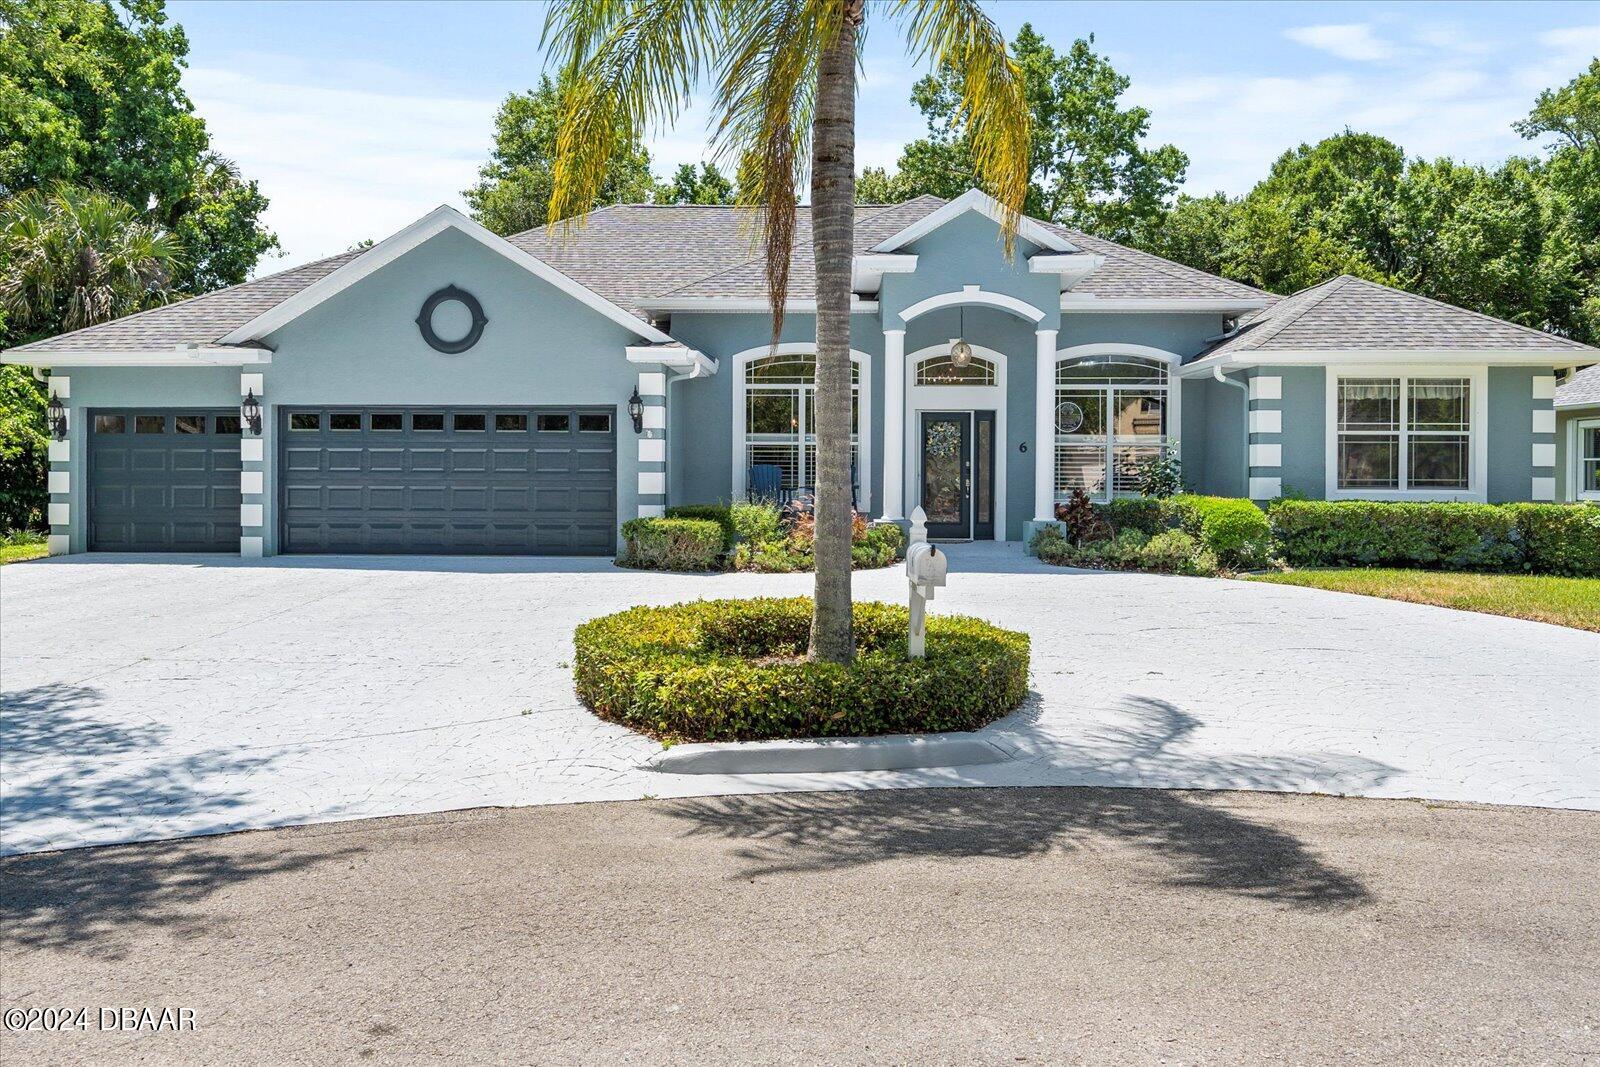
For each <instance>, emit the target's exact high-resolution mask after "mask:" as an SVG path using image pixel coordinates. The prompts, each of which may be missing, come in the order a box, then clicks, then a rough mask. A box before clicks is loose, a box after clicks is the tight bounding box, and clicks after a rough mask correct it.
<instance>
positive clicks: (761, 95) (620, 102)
mask: <svg viewBox="0 0 1600 1067" xmlns="http://www.w3.org/2000/svg"><path fill="white" fill-rule="evenodd" d="M873 10H874V11H875V12H880V11H881V12H882V13H883V14H885V15H890V16H894V17H897V18H898V19H899V21H900V22H901V24H902V26H903V28H904V30H905V32H906V35H907V37H908V39H909V41H910V43H911V46H912V50H913V51H914V52H915V53H917V54H918V55H921V56H931V57H932V58H933V59H934V61H935V62H936V63H938V64H940V65H942V66H948V67H949V68H950V69H951V70H953V71H958V72H960V77H961V79H962V81H961V103H960V107H959V116H960V122H961V124H962V125H963V128H964V129H963V136H966V137H969V143H970V145H971V151H972V155H973V159H974V161H975V168H974V174H975V177H976V179H977V184H978V185H979V186H981V187H984V188H988V189H989V190H990V191H991V192H992V193H994V195H995V197H996V198H997V199H998V200H999V201H1000V203H1001V205H1002V206H1003V212H1004V216H1003V220H1002V226H1003V233H1004V234H1005V238H1006V251H1007V252H1008V253H1009V252H1011V250H1012V239H1013V237H1014V236H1015V233H1016V225H1017V221H1018V217H1019V216H1018V212H1019V210H1020V209H1021V207H1022V205H1023V201H1024V199H1025V198H1026V195H1027V188H1028V154H1027V153H1028V122H1029V116H1028V109H1027V103H1026V100H1025V99H1024V97H1023V93H1022V84H1021V73H1020V71H1019V70H1018V69H1017V67H1016V65H1015V64H1014V63H1013V62H1012V60H1011V57H1010V56H1009V55H1008V54H1007V52H1006V45H1005V39H1004V37H1002V36H1001V35H1000V32H999V31H998V30H997V29H996V28H995V26H994V24H993V23H992V22H991V21H990V20H989V18H988V16H987V15H986V14H985V13H984V12H983V9H982V8H981V6H980V5H979V4H978V3H977V2H976V0H943V2H941V3H937V4H934V3H916V4H912V3H897V4H885V5H882V6H878V7H874V9H873ZM865 17H866V5H865V3H864V0H726V2H722V3H709V2H704V0H701V2H696V0H566V2H564V3H559V4H556V5H554V6H553V7H552V9H551V15H550V21H549V22H548V23H547V27H546V35H545V36H546V41H547V42H548V43H551V44H553V48H552V54H553V55H554V56H556V57H557V61H558V62H559V63H560V64H561V66H562V68H563V71H564V75H565V77H568V78H570V79H571V82H570V84H571V92H570V94H568V95H566V96H564V97H563V99H562V121H561V133H560V137H559V139H558V145H557V147H558V150H559V151H558V155H557V158H556V167H555V182H554V191H553V192H552V194H551V203H550V217H551V218H566V217H569V216H572V215H579V214H582V213H583V212H584V211H586V210H588V209H589V208H590V207H591V206H592V205H593V204H594V203H595V202H596V200H597V198H598V197H599V195H600V194H601V192H602V190H603V188H604V185H605V179H606V176H607V174H608V172H609V167H610V164H611V160H612V157H613V155H614V154H615V152H616V149H617V146H618V145H619V144H626V143H628V142H629V141H630V140H631V139H633V138H636V137H638V136H639V135H640V134H641V133H642V131H643V129H644V126H645V125H646V123H649V122H652V121H654V122H659V123H663V124H664V123H668V122H671V121H672V120H674V119H676V118H677V117H678V115H679V114H680V113H681V112H682V109H683V107H684V106H685V104H686V102H687V101H688V99H689V98H690V95H691V93H692V92H693V90H694V89H695V87H696V86H697V84H698V83H699V82H700V79H701V78H702V76H709V77H710V79H711V81H712V88H711V100H712V105H711V107H712V116H713V118H712V123H713V129H714V131H715V134H714V148H715V151H716V154H717V155H718V157H719V158H720V159H721V160H722V161H723V162H727V163H731V164H732V165H733V167H734V170H735V173H737V174H738V175H739V193H740V201H741V203H743V204H746V205H748V206H750V207H752V208H753V209H754V215H755V217H756V218H757V219H759V221H760V227H759V230H760V232H759V237H760V239H761V241H762V242H763V244H764V249H765V261H766V273H767V296H768V302H769V304H770V307H771V309H772V318H773V332H772V340H773V341H774V343H776V341H777V340H778V338H779V336H780V332H781V330H782V328H783V318H784V315H783V311H784V305H785V302H786V300H787V297H788V291H789V275H790V270H791V267H792V253H793V250H794V233H795V214H796V213H795V210H794V205H795V203H796V194H797V193H798V191H799V190H800V189H801V188H802V187H803V186H804V185H805V184H806V180H807V178H808V177H809V182H810V191H811V225H812V264H813V267H814V269H815V271H816V294H817V305H816V307H817V310H816V324H817V325H816V330H817V333H816V337H817V394H816V405H815V409H816V427H817V428H816V434H817V475H818V477H817V501H816V513H815V530H816V539H815V542H814V545H815V558H816V579H815V596H814V611H813V614H812V622H811V642H810V651H809V655H810V658H811V659H812V660H816V661H823V662H830V663H848V662H850V661H851V660H852V659H853V657H854V642H853V639H852V637H851V617H852V612H851V601H850V563H851V561H850V532H851V521H852V518H853V516H852V508H851V491H850V408H851V404H850V268H851V258H852V254H853V251H854V249H853V232H854V226H855V207H854V201H855V134H856V124H855V100H856V70H857V66H858V64H859V62H860V54H859V51H858V48H859V42H860V32H861V24H862V21H863V20H864V18H865Z"/></svg>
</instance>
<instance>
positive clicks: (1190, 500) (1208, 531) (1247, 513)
mask: <svg viewBox="0 0 1600 1067" xmlns="http://www.w3.org/2000/svg"><path fill="white" fill-rule="evenodd" d="M1172 507H1173V509H1174V510H1175V512H1176V513H1177V515H1178V518H1179V520H1180V522H1181V523H1182V525H1183V528H1184V529H1185V530H1188V531H1189V532H1190V533H1191V534H1193V535H1194V536H1195V537H1198V538H1199V539H1200V541H1201V543H1202V544H1204V545H1205V546H1206V547H1207V548H1209V549H1210V550H1211V551H1212V552H1213V553H1215V554H1216V557H1217V559H1218V560H1219V561H1220V562H1221V563H1222V565H1223V566H1225V567H1259V566H1262V565H1263V564H1265V563H1266V562H1267V560H1268V558H1269V557H1271V555H1272V526H1271V524H1270V523H1268V521H1267V515H1266V512H1264V511H1262V510H1261V509H1260V508H1259V507H1257V506H1256V505H1255V504H1254V503H1253V502H1252V501H1249V500H1241V499H1239V498H1237V497H1226V496H1195V495H1193V494H1185V495H1183V496H1175V497H1173V498H1172Z"/></svg>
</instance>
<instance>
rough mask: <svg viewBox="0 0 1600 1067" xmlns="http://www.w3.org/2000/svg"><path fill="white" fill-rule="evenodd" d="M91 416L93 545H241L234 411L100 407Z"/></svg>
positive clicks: (220, 548) (178, 548)
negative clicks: (114, 408)
mask: <svg viewBox="0 0 1600 1067" xmlns="http://www.w3.org/2000/svg"><path fill="white" fill-rule="evenodd" d="M90 420H91V425H90V427H89V491H88V496H89V549H90V551H101V552H237V551H239V502H240V493H239V412H238V411H237V410H234V409H224V410H221V411H207V410H205V409H203V408H202V409H198V410H185V409H181V408H180V409H167V410H149V409H126V410H98V411H94V412H91V413H90Z"/></svg>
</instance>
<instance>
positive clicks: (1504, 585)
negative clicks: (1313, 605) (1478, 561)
mask: <svg viewBox="0 0 1600 1067" xmlns="http://www.w3.org/2000/svg"><path fill="white" fill-rule="evenodd" d="M1250 578H1251V579H1252V580H1253V581H1259V582H1273V583H1275V584H1278V585H1299V586H1307V587H1309V588H1312V589H1330V590H1333V591H1335V592H1340V593H1359V594H1361V595H1364V596H1377V597H1384V598H1386V599H1389V600H1407V601H1410V602H1411V603H1414V604H1436V605H1438V606H1440V607H1445V608H1460V609H1461V610H1463V611H1481V612H1485V613H1487V614H1490V615H1509V616H1510V617H1512V618H1514V619H1532V620H1533V621H1535V622H1551V623H1555V624H1557V625H1559V626H1573V627H1576V628H1578V629H1580V630H1594V631H1597V632H1600V578H1556V577H1551V576H1548V575H1540V574H1466V573H1461V572H1452V571H1425V570H1400V569H1394V568H1371V569H1366V568H1350V569H1338V570H1300V571H1288V572H1286V573H1282V574H1260V575H1251V576H1250Z"/></svg>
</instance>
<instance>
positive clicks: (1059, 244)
mask: <svg viewBox="0 0 1600 1067" xmlns="http://www.w3.org/2000/svg"><path fill="white" fill-rule="evenodd" d="M917 199H918V200H921V199H922V198H921V197H918V198H917ZM930 199H936V198H930ZM909 203H916V201H909ZM969 211H976V212H978V213H979V214H981V215H983V216H985V217H987V218H988V219H990V220H991V221H993V222H995V223H997V224H1003V223H1004V220H1005V209H1004V208H1002V207H1001V206H1000V202H999V201H998V200H996V199H995V198H994V197H992V196H990V195H989V194H988V193H986V192H984V191H983V190H982V189H968V190H967V191H966V192H964V193H962V194H961V195H960V196H958V197H956V198H955V199H954V200H951V201H948V202H945V203H944V204H943V205H942V206H941V207H939V208H937V209H935V210H933V211H930V212H928V213H927V214H925V215H923V216H922V217H920V218H918V219H916V220H915V221H913V222H910V223H908V224H907V225H906V226H905V227H904V228H902V229H900V230H898V231H896V232H894V233H892V234H890V235H889V236H888V237H885V238H884V239H883V240H881V241H879V242H878V243H877V244H875V245H873V246H872V250H873V251H874V252H895V251H898V250H900V249H902V248H904V247H905V246H906V245H908V244H911V243H912V242H914V241H917V240H920V239H921V238H923V237H926V236H928V234H930V233H932V232H933V231H935V230H937V229H939V228H940V227H941V226H944V225H946V224H948V223H950V222H952V221H954V220H955V219H958V218H960V217H961V216H962V215H965V214H967V213H968V212H969ZM1017 236H1019V237H1021V238H1022V239H1024V240H1026V241H1030V242H1032V243H1033V244H1036V245H1038V246H1039V247H1040V248H1043V249H1045V250H1047V251H1050V252H1077V251H1079V249H1078V247H1077V246H1076V245H1074V244H1073V243H1072V242H1071V241H1069V240H1067V238H1066V237H1065V236H1063V235H1062V234H1061V233H1060V232H1059V231H1057V230H1056V229H1054V228H1053V227H1051V226H1049V225H1047V224H1045V223H1043V222H1040V221H1039V220H1038V219H1035V218H1029V217H1028V216H1027V215H1021V216H1019V217H1018V219H1017Z"/></svg>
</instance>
